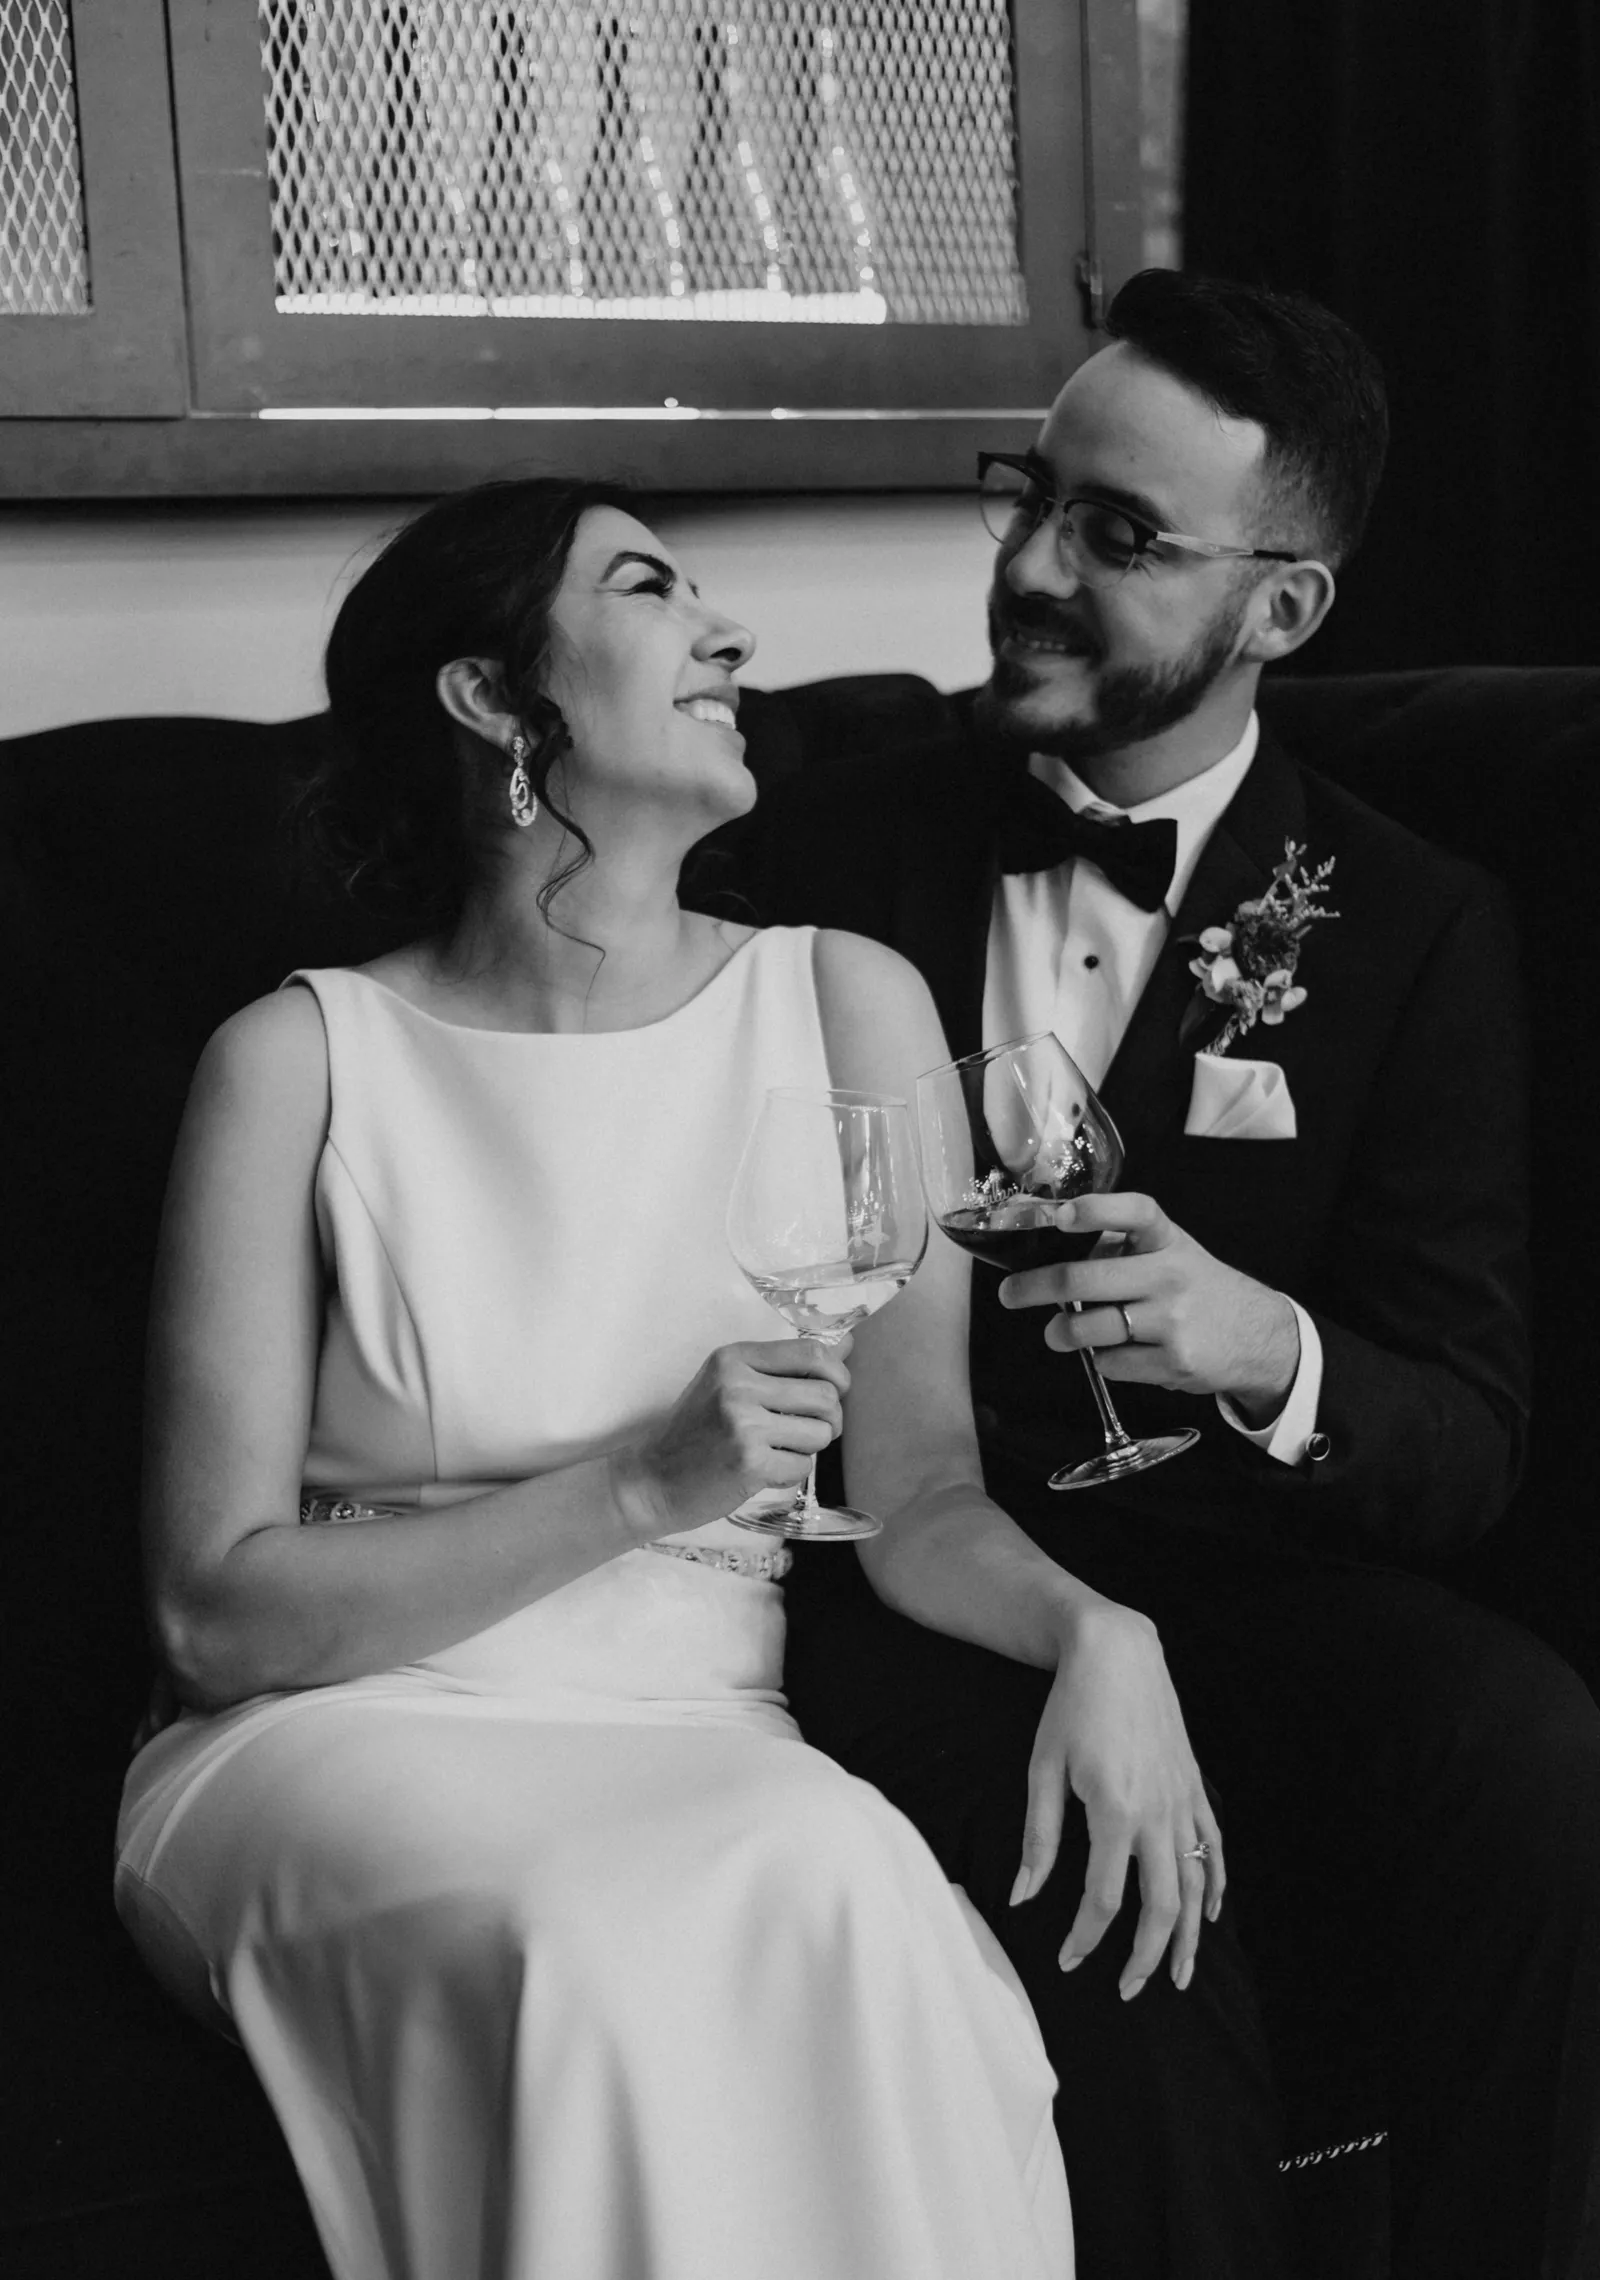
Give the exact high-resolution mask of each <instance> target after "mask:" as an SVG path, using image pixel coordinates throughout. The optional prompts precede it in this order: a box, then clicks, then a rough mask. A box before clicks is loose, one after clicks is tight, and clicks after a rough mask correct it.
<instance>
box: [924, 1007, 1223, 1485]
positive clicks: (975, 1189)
mask: <svg viewBox="0 0 1600 2280" xmlns="http://www.w3.org/2000/svg"><path fill="white" fill-rule="evenodd" d="M917 1124H918V1133H919V1137H920V1140H921V1144H922V1180H923V1186H924V1188H925V1189H926V1191H927V1197H928V1208H929V1210H930V1211H931V1212H932V1214H933V1216H934V1218H935V1219H936V1220H937V1222H938V1224H939V1225H940V1226H941V1227H942V1228H943V1229H944V1232H945V1233H946V1234H947V1235H948V1236H949V1238H950V1240H951V1242H952V1243H958V1244H959V1245H960V1247H961V1249H962V1250H963V1251H970V1252H971V1253H972V1255H973V1257H974V1258H978V1259H984V1260H986V1261H987V1262H988V1264H989V1265H990V1266H992V1267H999V1268H1001V1269H1003V1271H1004V1272H1005V1273H1006V1274H1008V1275H1015V1274H1021V1273H1023V1272H1024V1271H1025V1270H1027V1269H1028V1268H1031V1267H1053V1266H1060V1265H1062V1264H1063V1263H1065V1262H1069V1261H1073V1260H1078V1259H1086V1258H1087V1257H1088V1256H1089V1253H1090V1252H1091V1251H1092V1250H1093V1249H1094V1247H1095V1245H1096V1243H1097V1242H1098V1241H1099V1236H1098V1235H1097V1234H1096V1233H1095V1232H1094V1231H1093V1230H1092V1229H1091V1230H1090V1231H1089V1232H1088V1233H1082V1234H1080V1233H1079V1232H1077V1231H1076V1230H1075V1229H1071V1228H1061V1227H1058V1226H1057V1225H1056V1207H1057V1205H1058V1204H1063V1203H1070V1202H1071V1200H1072V1198H1073V1197H1074V1196H1080V1195H1105V1194H1109V1193H1111V1192H1112V1191H1113V1190H1114V1189H1115V1188H1116V1186H1117V1184H1118V1182H1119V1181H1120V1180H1121V1178H1122V1162H1123V1157H1122V1142H1121V1140H1120V1138H1119V1137H1118V1134H1117V1128H1116V1126H1115V1125H1114V1124H1113V1123H1112V1121H1111V1119H1110V1117H1109V1116H1108V1115H1107V1114H1106V1112H1105V1110H1104V1109H1103V1108H1102V1107H1101V1105H1100V1103H1099V1101H1098V1100H1097V1099H1096V1098H1095V1095H1094V1092H1093V1090H1092V1088H1091V1087H1090V1085H1089V1083H1088V1081H1087V1080H1086V1078H1085V1077H1084V1075H1083V1072H1082V1070H1081V1069H1079V1067H1078V1065H1077V1063H1076V1062H1075V1061H1074V1060H1073V1058H1072V1056H1071V1054H1070V1053H1068V1051H1067V1049H1066V1047H1065V1046H1064V1045H1063V1044H1062V1043H1061V1042H1060V1040H1059V1039H1058V1038H1056V1037H1054V1036H1052V1035H1051V1033H1050V1031H1049V1030H1047V1029H1045V1030H1041V1031H1040V1032H1039V1034H1038V1035H1037V1036H1036V1037H1020V1038H1015V1039H1013V1040H1012V1041H1011V1042H1010V1043H1009V1044H1005V1045H993V1046H991V1047H990V1048H989V1050H988V1051H987V1052H985V1053H968V1054H966V1055H964V1056H963V1058H962V1059H961V1060H959V1061H948V1062H946V1063H945V1065H944V1067H943V1068H939V1069H930V1070H929V1071H928V1072H927V1074H926V1075H925V1076H921V1077H919V1078H918V1079H917ZM1081 1358H1082V1361H1083V1366H1084V1369H1085V1371H1086V1373H1087V1375H1088V1379H1089V1388H1090V1391H1091V1392H1092V1393H1093V1395H1094V1400H1095V1407H1096V1408H1097V1410H1098V1411H1099V1413H1100V1423H1101V1426H1102V1428H1103V1430H1104V1433H1105V1444H1106V1445H1105V1448H1104V1450H1103V1452H1102V1453H1101V1454H1100V1455H1099V1456H1097V1457H1090V1458H1089V1459H1088V1460H1087V1461H1086V1462H1085V1463H1083V1464H1078V1465H1067V1466H1065V1467H1064V1468H1063V1469H1062V1470H1061V1471H1060V1472H1058V1473H1053V1474H1052V1475H1051V1479H1050V1486H1051V1487H1052V1488H1095V1487H1098V1486H1099V1485H1100V1484H1101V1483H1102V1482H1105V1481H1108V1480H1121V1479H1123V1478H1124V1477H1125V1476H1126V1475H1127V1474H1129V1473H1136V1472H1147V1471H1148V1470H1149V1468H1150V1467H1151V1466H1152V1465H1160V1464H1165V1463H1166V1461H1167V1459H1168V1457H1175V1456H1177V1455H1178V1454H1179V1453H1180V1451H1182V1450H1184V1449H1187V1448H1191V1447H1192V1446H1193V1444H1194V1443H1195V1442H1196V1441H1198V1440H1199V1438H1200V1436H1199V1434H1198V1433H1197V1432H1196V1431H1195V1430H1194V1428H1193V1427H1192V1426H1188V1427H1185V1429H1184V1430H1183V1431H1182V1432H1180V1433H1158V1434H1151V1435H1149V1436H1147V1437H1146V1438H1145V1439H1143V1440H1137V1441H1136V1440H1135V1439H1134V1438H1133V1437H1132V1435H1131V1434H1129V1433H1126V1432H1124V1430H1123V1428H1122V1424H1121V1421H1120V1419H1119V1418H1118V1416H1117V1413H1116V1411H1115V1409H1114V1408H1113V1407H1112V1405H1111V1396H1110V1394H1109V1393H1108V1392H1107V1391H1106V1382H1105V1379H1104V1378H1103V1377H1102V1376H1101V1375H1100V1372H1099V1369H1098V1367H1097V1366H1096V1363H1095V1358H1094V1354H1093V1352H1092V1351H1091V1349H1090V1348H1088V1347H1087V1346H1085V1347H1083V1348H1082V1349H1081Z"/></svg>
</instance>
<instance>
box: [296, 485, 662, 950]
mask: <svg viewBox="0 0 1600 2280" xmlns="http://www.w3.org/2000/svg"><path fill="white" fill-rule="evenodd" d="M600 506H611V507H620V508H622V509H623V510H624V512H626V513H632V512H634V511H635V506H636V503H635V501H634V500H633V499H632V498H631V496H630V495H629V493H628V492H627V491H626V490H625V489H623V488H622V487H621V486H620V485H618V484H614V483H589V482H577V481H573V480H570V479H567V478H564V477H560V476H537V477H528V478H525V479H522V480H517V481H506V482H496V483H480V484H477V485H475V486H474V487H473V488H472V489H471V490H468V491H456V492H453V493H451V494H450V496H448V497H447V498H443V499H439V500H437V501H436V502H435V503H434V504H433V505H432V506H430V507H427V508H425V509H424V510H423V512H422V513H421V514H420V515H418V516H417V517H416V518H415V520H414V521H412V522H409V523H407V524H405V525H404V527H403V528H402V529H400V530H399V531H397V532H396V533H395V535H394V536H393V537H392V538H391V539H390V540H389V541H388V543H387V544H386V545H385V546H384V548H383V551H382V552H381V553H380V554H379V555H378V556H377V558H376V560H375V561H373V562H372V563H371V564H369V566H368V567H367V569H365V570H364V571H363V572H362V574H361V576H360V577H359V578H358V579H357V580H356V582H355V584H354V585H353V586H352V587H351V589H350V591H349V593H348V594H347V595H346V596H345V598H344V601H343V603H342V605H341V607H340V609H339V613H338V616H337V617H336V618H335V620H334V624H333V631H332V633H331V634H330V635H329V637H328V646H327V651H326V654H325V656H324V659H323V674H324V678H325V680H326V682H327V689H328V705H329V710H330V712H331V714H332V726H333V734H332V735H331V737H330V738H329V739H328V742H327V746H326V748H325V751H324V754H323V756H322V758H321V759H320V760H319V761H318V763H317V765H316V767H315V769H314V770H313V771H312V772H311V773H310V774H309V775H308V776H307V777H306V778H305V780H304V781H303V783H302V784H301V785H300V787H299V790H298V792H297V795H296V799H295V807H294V814H293V823H294V828H295V832H296V837H297V839H298V841H299V844H300V847H301V849H302V851H303V853H304V855H305V856H306V857H307V859H308V860H309V862H310V863H311V865H312V867H313V868H314V869H315V870H317V871H319V872H321V873H322V875H323V876H324V878H325V879H327V880H328V881H329V882H330V883H335V884H337V886H338V887H339V888H340V889H341V890H342V891H343V892H344V893H345V894H347V895H348V896H350V897H351V898H352V899H353V900H354V901H356V902H358V903H360V904H361V905H362V906H363V907H364V908H366V909H368V910H370V911H372V912H373V913H374V914H376V915H379V916H381V917H384V918H386V919H393V920H400V921H402V922H404V923H406V924H407V925H410V926H414V927H415V928H416V929H417V931H418V932H434V931H436V930H440V929H448V928H449V927H450V926H452V925H453V924H454V923H455V921H456V919H457V918H458V917H459V916H460V913H461V908H462V905H463V903H464V901H465V899H466V895H467V892H468V889H469V888H470V887H471V886H472V884H473V883H474V881H475V880H476V879H477V878H478V877H479V876H481V874H482V872H483V869H484V866H485V865H486V863H488V862H489V861H491V860H492V859H493V857H492V850H493V848H494V846H495V845H496V842H497V839H498V837H499V834H500V833H501V832H502V831H509V830H511V829H513V828H514V827H513V826H512V825H511V823H510V821H509V814H508V809H507V806H506V798H505V786H506V773H507V771H505V770H503V769H495V770H490V769H489V768H487V767H485V768H482V769H475V768H472V767H469V766H463V764H462V761H461V758H460V756H459V752H458V747H457V740H456V735H455V728H454V724H453V722H452V721H451V719H450V716H449V715H448V714H447V713H446V711H445V710H444V707H443V706H442V705H441V703H440V702H439V696H438V691H437V689H436V688H435V686H434V683H435V679H436V677H437V675H438V672H439V668H440V667H441V666H442V665H448V664H449V663H450V662H451V661H452V659H454V658H457V657H485V658H493V659H495V660H496V661H497V662H498V663H499V665H500V668H501V673H502V676H503V681H504V687H505V693H506V698H507V701H508V704H509V706H510V708H511V709H512V710H513V711H514V712H515V713H516V715H517V718H518V719H519V721H520V722H521V724H522V729H523V733H524V735H525V736H526V737H527V739H528V742H529V744H530V745H531V747H532V751H531V753H530V756H529V759H528V763H527V766H528V774H529V777H530V778H531V780H532V783H533V789H534V791H535V793H536V794H537V796H538V798H539V799H540V801H541V802H542V803H543V805H544V806H545V807H546V808H547V809H548V810H549V812H550V813H551V814H552V815H554V816H555V818H556V820H557V822H559V823H561V824H563V825H564V826H565V827H566V829H567V831H568V833H569V834H570V835H571V837H572V839H573V841H574V842H575V852H574V854H573V856H572V858H571V860H570V861H569V862H567V863H565V864H563V865H562V866H561V867H560V868H559V869H558V870H557V871H556V872H555V873H554V875H553V876H552V877H551V878H550V879H548V880H547V881H546V882H545V885H544V887H543V889H542V890H541V892H540V898H539V899H540V903H541V906H542V907H544V908H545V909H546V910H548V907H549V902H550V898H551V897H552V896H553V895H554V894H556V893H557V892H558V890H559V889H560V888H561V887H562V886H564V885H565V884H566V882H567V881H568V879H570V878H571V877H572V876H573V875H574V873H575V872H577V871H579V870H581V869H582V868H583V866H584V864H585V863H587V862H589V861H590V860H591V859H592V857H593V853H594V850H593V848H592V847H591V845H590V843H589V841H588V839H587V838H586V837H585V835H584V833H583V832H582V830H581V829H580V828H579V826H578V825H577V824H576V823H574V822H573V820H572V818H571V817H570V816H568V815H567V814H565V813H564V811H563V810H562V808H561V807H560V806H559V805H558V803H557V801H556V800H555V799H553V798H552V797H551V790H550V778H551V771H552V769H554V768H555V767H556V766H557V764H558V762H559V761H560V760H561V758H562V756H563V754H564V753H566V752H567V751H568V750H569V749H570V744H571V739H570V737H569V736H568V733H567V724H566V722H565V721H564V720H563V718H562V716H561V710H560V707H559V706H558V705H556V704H555V703H553V702H552V700H551V699H550V698H549V697H548V696H547V695H546V694H545V689H544V682H545V677H546V672H547V668H548V665H549V660H550V604H551V602H552V601H553V600H554V598H555V593H556V589H557V587H558V586H559V585H560V583H561V574H562V572H563V571H564V570H565V568H566V563H567V556H568V554H569V553H570V551H571V548H572V540H573V534H574V532H575V531H576V530H577V527H578V520H579V517H580V516H581V515H583V514H584V513H585V512H586V511H587V510H588V509H589V508H590V507H600Z"/></svg>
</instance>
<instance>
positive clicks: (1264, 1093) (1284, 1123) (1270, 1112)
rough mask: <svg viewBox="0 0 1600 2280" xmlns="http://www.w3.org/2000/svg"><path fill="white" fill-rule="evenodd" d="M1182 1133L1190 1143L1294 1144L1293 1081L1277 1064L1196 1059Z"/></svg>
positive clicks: (1214, 1056) (1208, 1056) (1213, 1056)
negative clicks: (1252, 1142) (1228, 1141)
mask: <svg viewBox="0 0 1600 2280" xmlns="http://www.w3.org/2000/svg"><path fill="white" fill-rule="evenodd" d="M1183 1129H1184V1131H1185V1132H1186V1133H1187V1134H1188V1135H1189V1137H1190V1139H1191V1140H1292V1139H1293V1138H1294V1136H1295V1120H1294V1101H1293V1099H1292V1098H1291V1097H1290V1093H1289V1083H1288V1079H1287V1078H1286V1077H1285V1076H1284V1073H1283V1071H1282V1070H1281V1069H1280V1068H1279V1066H1278V1064H1277V1062H1276V1061H1236V1060H1233V1059H1232V1058H1231V1057H1230V1056H1229V1055H1227V1054H1225V1053H1197V1054H1196V1055H1195V1057H1194V1087H1193V1090H1192V1091H1191V1092H1190V1095H1189V1114H1188V1116H1187V1118H1186V1119H1185V1121H1184V1127H1183Z"/></svg>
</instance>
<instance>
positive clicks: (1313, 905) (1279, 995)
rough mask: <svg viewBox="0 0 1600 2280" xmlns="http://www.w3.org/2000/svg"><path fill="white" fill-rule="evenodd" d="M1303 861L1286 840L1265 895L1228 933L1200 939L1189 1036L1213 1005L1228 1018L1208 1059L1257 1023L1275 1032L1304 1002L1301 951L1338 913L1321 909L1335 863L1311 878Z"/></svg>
mask: <svg viewBox="0 0 1600 2280" xmlns="http://www.w3.org/2000/svg"><path fill="white" fill-rule="evenodd" d="M1304 853H1305V849H1304V848H1303V847H1299V846H1297V845H1296V844H1295V842H1294V841H1293V840H1292V839H1286V840H1285V841H1284V843H1283V861H1282V862H1281V863H1280V864H1279V865H1278V866H1277V868H1276V869H1275V870H1274V872H1273V874H1272V880H1271V884H1270V885H1269V886H1268V887H1267V889H1266V891H1265V893H1263V894H1260V895H1258V896H1256V897H1255V898H1254V899H1253V900H1252V901H1249V902H1242V903H1241V904H1240V905H1239V907H1238V909H1237V910H1236V911H1235V912H1234V914H1233V916H1232V918H1231V919H1230V920H1229V921H1228V923H1227V925H1226V926H1208V927H1206V928H1205V929H1204V931H1203V932H1202V933H1201V934H1200V936H1199V938H1198V948H1199V951H1200V956H1199V957H1198V958H1191V959H1190V961H1189V971H1190V973H1191V974H1193V975H1194V976H1195V978H1196V980H1197V981H1198V982H1199V984H1200V987H1199V989H1198V991H1197V992H1196V993H1195V997H1194V1000H1193V1002H1192V1003H1191V1005H1190V1008H1189V1012H1188V1013H1187V1014H1186V1015H1185V1017H1184V1032H1185V1034H1187V1033H1188V1032H1189V1031H1190V1030H1192V1029H1194V1028H1197V1027H1198V1026H1199V1024H1200V1022H1201V1021H1202V1020H1203V1019H1204V1018H1205V1009H1206V1007H1207V1005H1220V1006H1226V1008H1227V1010H1228V1018H1227V1020H1226V1021H1225V1022H1224V1024H1223V1026H1222V1030H1221V1033H1220V1034H1219V1035H1218V1036H1217V1037H1216V1038H1215V1039H1214V1040H1213V1042H1212V1043H1211V1044H1210V1045H1208V1046H1207V1048H1206V1050H1207V1052H1210V1053H1226V1051H1227V1050H1228V1047H1229V1046H1230V1045H1234V1044H1237V1043H1238V1041H1239V1039H1240V1038H1241V1037H1243V1036H1245V1035H1246V1033H1247V1032H1248V1031H1250V1030H1252V1029H1253V1028H1254V1027H1255V1025H1256V1023H1257V1022H1258V1021H1264V1022H1265V1023H1266V1024H1267V1026H1268V1028H1269V1029H1272V1028H1276V1027H1277V1025H1278V1024H1279V1023H1280V1022H1281V1021H1282V1019H1283V1017H1284V1015H1285V1014H1286V1013H1293V1012H1294V1011H1295V1008H1296V1007H1297V1006H1302V1005H1304V1004H1305V1002H1306V993H1305V990H1304V988H1303V987H1302V986H1301V985H1300V984H1299V983H1298V982H1296V980H1295V978H1294V977H1295V969H1296V967H1297V966H1298V965H1299V963H1300V946H1301V943H1302V942H1303V941H1304V940H1305V937H1306V935H1307V934H1308V933H1309V932H1310V931H1311V928H1312V927H1313V926H1314V925H1315V923H1316V921H1317V920H1318V919H1319V918H1337V917H1338V915H1339V913H1338V912H1337V911H1336V910H1324V909H1323V908H1322V897H1323V895H1324V894H1325V893H1326V891H1327V884H1328V879H1329V877H1330V875H1331V873H1332V871H1333V864H1334V858H1333V857H1332V856H1331V855H1330V856H1329V857H1328V860H1327V861H1326V862H1325V863H1319V864H1318V865H1317V867H1316V869H1315V870H1314V871H1307V870H1306V869H1305V868H1304V867H1303V866H1302V864H1301V860H1300V858H1301V857H1302V856H1303V855H1304Z"/></svg>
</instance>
